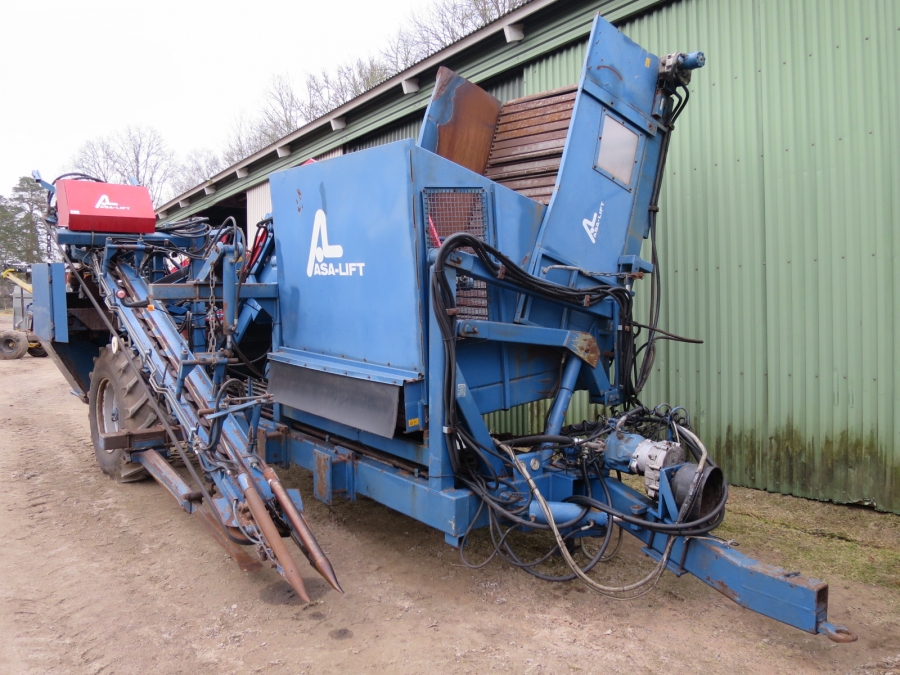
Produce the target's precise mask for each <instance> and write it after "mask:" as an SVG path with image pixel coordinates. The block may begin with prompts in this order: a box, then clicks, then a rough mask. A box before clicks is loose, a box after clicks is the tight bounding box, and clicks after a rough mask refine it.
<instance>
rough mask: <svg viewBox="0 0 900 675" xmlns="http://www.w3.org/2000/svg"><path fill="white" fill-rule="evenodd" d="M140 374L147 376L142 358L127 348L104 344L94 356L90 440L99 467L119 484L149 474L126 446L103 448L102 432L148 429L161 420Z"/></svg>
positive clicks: (89, 403)
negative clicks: (110, 448)
mask: <svg viewBox="0 0 900 675" xmlns="http://www.w3.org/2000/svg"><path fill="white" fill-rule="evenodd" d="M129 358H130V359H132V361H133V362H134V364H135V365H136V366H137V368H138V370H139V372H141V373H142V374H141V375H140V376H138V375H136V374H135V372H134V369H133V368H131V367H130V366H129V365H128V359H129ZM139 377H144V375H143V371H141V364H140V361H139V359H138V357H137V356H136V355H134V354H133V353H132V352H131V350H129V349H127V348H124V347H120V348H119V349H118V351H117V352H116V353H113V351H112V349H110V348H109V347H103V348H101V349H100V355H99V356H98V357H97V358H96V359H94V370H93V372H92V373H91V388H90V391H89V392H88V409H89V411H90V413H89V414H90V418H91V440H92V441H93V442H94V455H96V457H97V463H98V464H99V465H100V469H101V470H102V471H103V473H105V474H107V475H108V476H109V477H110V478H112V479H113V480H115V481H116V482H117V483H133V482H135V481H139V480H143V479H145V478H147V477H148V474H147V470H146V469H145V468H144V466H143V465H142V464H138V463H135V462H129V461H128V456H127V453H126V450H124V449H123V448H118V449H115V450H104V449H103V448H101V447H100V434H101V433H111V432H114V431H123V430H126V429H130V430H137V429H146V428H148V427H152V426H153V425H155V424H157V423H158V420H159V417H158V416H157V414H156V411H155V410H154V409H153V406H152V405H151V403H150V400H149V398H148V394H147V392H146V391H145V390H144V387H143V386H141V384H140V382H138V378H139Z"/></svg>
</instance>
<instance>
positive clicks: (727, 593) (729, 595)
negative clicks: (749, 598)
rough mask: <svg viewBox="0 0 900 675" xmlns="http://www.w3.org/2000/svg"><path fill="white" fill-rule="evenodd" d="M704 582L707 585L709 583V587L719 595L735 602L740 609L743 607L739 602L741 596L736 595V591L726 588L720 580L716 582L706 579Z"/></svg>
mask: <svg viewBox="0 0 900 675" xmlns="http://www.w3.org/2000/svg"><path fill="white" fill-rule="evenodd" d="M706 581H707V583H709V585H710V586H712V587H713V588H715V589H716V590H717V591H719V593H721V594H722V595H724V596H725V597H726V598H728V599H729V600H731V601H733V602H736V603H737V604H739V605H741V607H743V606H744V603H743V602H741V596H740V595H738V593H737V591H735V590H734V589H733V588H731V587H730V586H728V585H727V584H726V583H725V582H724V581H722V580H721V579H719V580H717V581H711V580H710V578H709V577H706Z"/></svg>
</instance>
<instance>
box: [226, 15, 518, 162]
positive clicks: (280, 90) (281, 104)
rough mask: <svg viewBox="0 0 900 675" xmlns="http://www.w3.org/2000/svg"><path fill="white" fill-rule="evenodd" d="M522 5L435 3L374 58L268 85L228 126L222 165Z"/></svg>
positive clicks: (281, 77) (280, 78)
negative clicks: (255, 106)
mask: <svg viewBox="0 0 900 675" xmlns="http://www.w3.org/2000/svg"><path fill="white" fill-rule="evenodd" d="M525 2H526V0H437V2H436V3H435V4H434V5H432V6H431V7H429V8H428V9H426V10H424V11H423V12H421V13H417V14H413V15H411V16H410V18H409V20H408V21H407V22H406V24H405V25H404V26H403V27H402V28H400V29H399V30H398V31H397V33H396V34H395V35H394V36H393V37H392V38H391V39H390V41H389V42H388V44H387V46H386V47H385V48H384V50H382V52H381V53H380V54H379V55H378V56H376V57H373V56H369V57H367V58H358V59H356V60H355V61H348V62H346V63H343V64H341V65H339V66H337V67H336V68H334V69H333V70H323V71H322V72H321V73H318V74H309V75H307V76H306V78H305V80H304V82H303V84H302V86H301V87H300V88H299V89H297V88H295V87H294V86H293V84H292V83H291V81H290V79H289V78H288V77H287V76H285V75H279V76H276V77H274V78H272V80H271V81H270V83H269V86H268V89H267V92H266V97H265V102H264V104H263V107H262V109H261V110H260V112H259V114H258V115H257V116H256V117H254V118H247V117H246V116H245V115H241V116H240V117H239V118H238V119H237V120H235V123H234V124H233V125H232V129H231V133H230V135H229V139H228V143H227V145H226V149H225V152H224V160H225V162H227V163H229V164H234V163H237V162H238V161H240V160H241V159H243V158H244V157H247V156H249V155H251V154H253V153H254V152H257V151H258V150H261V149H262V148H264V147H266V146H267V145H270V144H271V143H274V142H275V141H277V140H278V139H280V138H284V137H285V136H287V135H288V134H289V133H291V132H292V131H294V130H296V129H298V128H299V127H301V126H303V124H306V123H308V122H311V121H313V120H316V119H318V118H320V117H322V116H323V115H325V114H327V113H329V112H331V111H332V110H334V109H335V108H338V107H340V106H341V105H343V104H344V103H346V102H347V101H350V100H351V99H353V98H356V97H357V96H359V95H360V94H363V93H365V92H366V91H368V90H369V89H372V88H373V87H375V86H376V85H378V84H380V83H381V82H384V81H385V80H387V79H388V78H390V77H391V76H393V75H395V74H396V73H398V72H400V71H402V70H405V69H406V68H409V67H410V66H412V65H413V64H415V63H418V62H419V61H421V60H422V59H424V58H426V57H428V56H429V55H431V54H433V53H435V52H437V51H440V50H441V49H443V48H444V47H446V46H448V45H450V44H452V43H454V42H456V41H457V40H460V39H461V38H463V37H465V36H466V35H468V34H470V33H472V32H474V31H476V30H478V29H479V28H482V27H483V26H485V25H487V24H488V23H490V22H492V21H495V20H496V19H498V18H500V17H501V16H503V15H504V14H507V13H508V12H511V11H512V10H513V9H515V8H516V7H519V6H521V5H523V4H525Z"/></svg>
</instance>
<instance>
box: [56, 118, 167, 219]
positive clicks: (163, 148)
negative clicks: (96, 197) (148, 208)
mask: <svg viewBox="0 0 900 675" xmlns="http://www.w3.org/2000/svg"><path fill="white" fill-rule="evenodd" d="M72 166H73V168H74V169H76V170H77V171H82V172H84V173H86V174H89V175H91V176H94V177H95V178H99V179H101V180H105V181H109V182H120V183H125V182H127V181H128V180H129V179H131V178H134V179H136V180H137V182H138V184H139V185H143V186H144V187H146V188H147V189H148V190H150V196H151V198H152V199H153V203H154V204H159V203H160V202H161V201H163V199H164V197H165V196H167V195H168V193H169V190H170V189H171V188H170V187H169V181H170V180H171V179H172V178H173V176H174V174H175V172H176V170H177V165H176V161H175V156H174V154H173V153H172V151H171V150H169V148H168V146H167V145H166V143H165V141H164V140H163V138H162V136H161V135H160V133H159V132H158V131H157V130H156V129H153V128H152V127H145V126H127V127H125V129H123V130H122V131H120V132H117V133H115V134H112V135H110V136H103V137H100V138H96V139H94V140H91V141H88V142H87V143H85V144H84V145H83V146H81V148H80V149H79V150H78V152H77V153H76V155H75V157H74V158H73V159H72Z"/></svg>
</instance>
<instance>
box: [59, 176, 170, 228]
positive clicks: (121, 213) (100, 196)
mask: <svg viewBox="0 0 900 675" xmlns="http://www.w3.org/2000/svg"><path fill="white" fill-rule="evenodd" d="M56 210H57V213H58V223H57V224H58V226H59V227H66V228H68V229H70V230H72V231H73V232H116V233H127V234H149V233H150V232H153V231H155V230H156V213H155V212H154V210H153V201H152V200H151V199H150V191H149V190H148V189H147V188H145V187H141V186H137V185H116V184H113V183H97V182H95V181H86V180H61V181H57V183H56Z"/></svg>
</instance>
